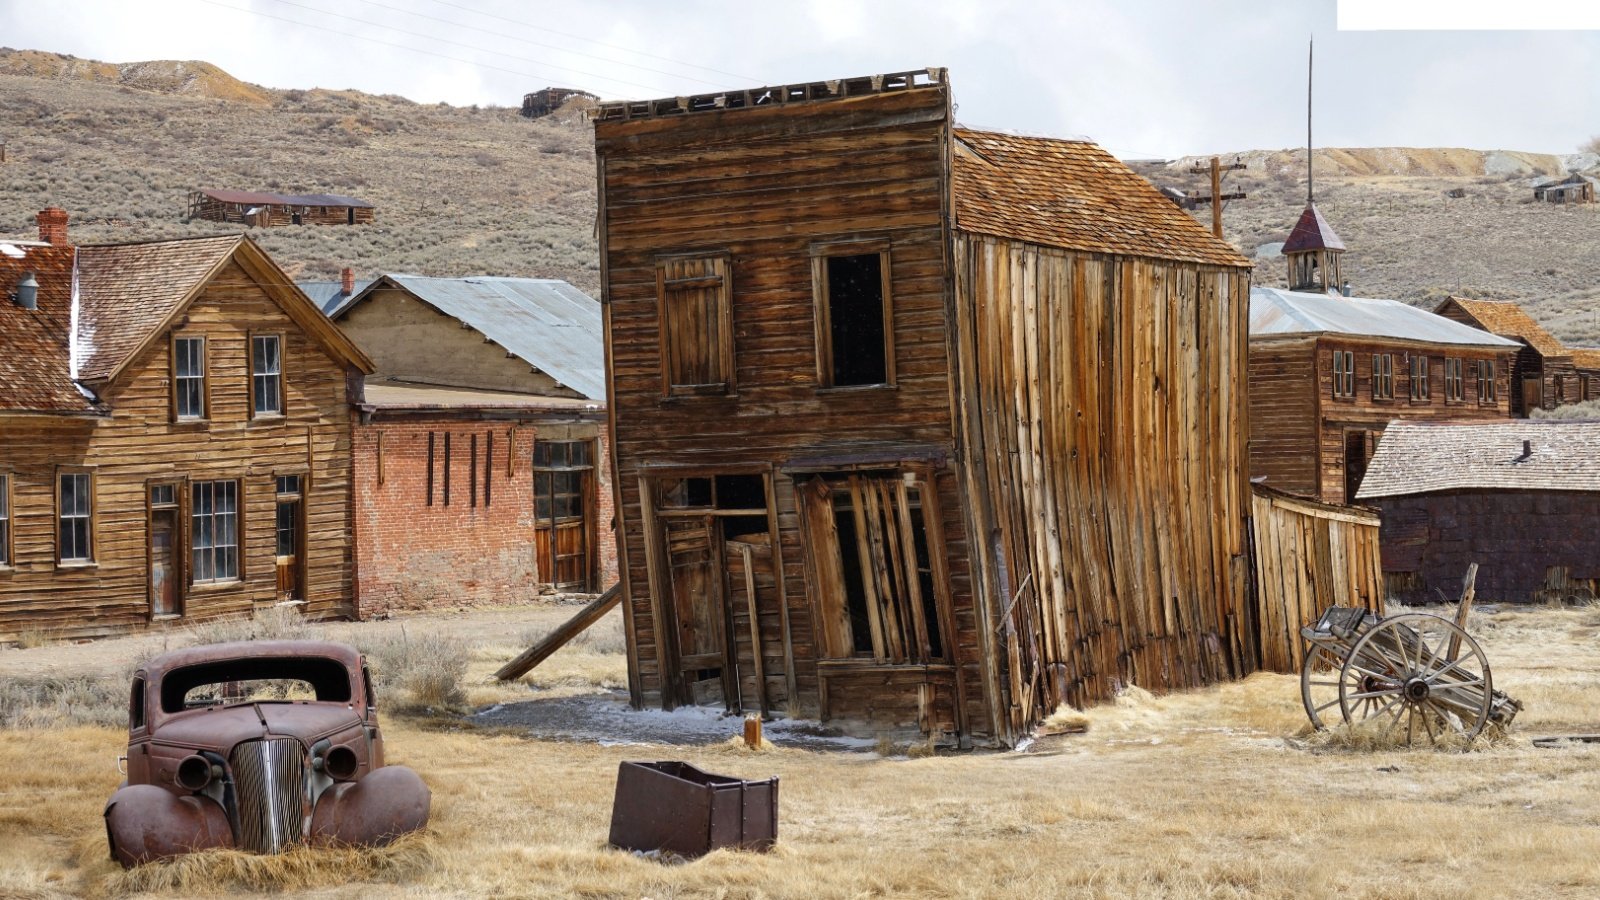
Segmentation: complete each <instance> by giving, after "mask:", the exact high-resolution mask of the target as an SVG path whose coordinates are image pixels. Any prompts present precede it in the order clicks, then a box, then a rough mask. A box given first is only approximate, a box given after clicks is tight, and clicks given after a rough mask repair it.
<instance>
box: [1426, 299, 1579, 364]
mask: <svg viewBox="0 0 1600 900" xmlns="http://www.w3.org/2000/svg"><path fill="white" fill-rule="evenodd" d="M1452 303H1453V304H1455V305H1456V306H1458V307H1460V308H1461V311H1462V312H1465V313H1466V314H1467V315H1468V316H1471V317H1472V320H1473V321H1475V322H1477V323H1478V327H1479V328H1482V329H1483V330H1484V331H1487V332H1489V333H1491V334H1498V335H1500V336H1501V337H1508V338H1512V339H1519V340H1521V341H1522V342H1523V343H1525V344H1527V345H1528V346H1530V347H1532V348H1533V349H1535V350H1537V351H1539V355H1540V356H1546V357H1552V356H1571V355H1572V351H1570V350H1568V349H1567V348H1566V347H1565V346H1563V345H1562V343H1561V341H1559V340H1557V339H1556V337H1555V335H1553V334H1551V333H1550V332H1548V331H1545V330H1544V328H1543V327H1542V326H1540V325H1539V323H1538V322H1535V321H1534V320H1533V317H1532V316H1530V315H1528V313H1527V311H1526V310H1524V309H1523V308H1522V307H1521V306H1518V305H1517V304H1515V303H1513V302H1511V301H1510V300H1471V299H1468V298H1466V297H1446V298H1445V300H1444V302H1443V303H1440V304H1439V305H1438V306H1437V307H1435V308H1434V311H1435V312H1438V313H1440V314H1443V312H1444V308H1445V307H1447V306H1449V305H1450V304H1452Z"/></svg>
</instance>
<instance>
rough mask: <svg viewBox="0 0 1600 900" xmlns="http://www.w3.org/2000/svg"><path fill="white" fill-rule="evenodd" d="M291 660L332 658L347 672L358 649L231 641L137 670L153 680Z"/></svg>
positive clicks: (158, 660) (187, 651)
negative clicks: (198, 668)
mask: <svg viewBox="0 0 1600 900" xmlns="http://www.w3.org/2000/svg"><path fill="white" fill-rule="evenodd" d="M294 657H309V658H313V659H332V660H336V661H338V662H340V663H342V664H343V665H344V666H345V667H346V668H350V669H354V668H355V667H356V666H358V665H360V663H361V652H360V651H359V650H357V649H356V648H354V647H352V646H350V645H349V644H341V643H339V642H337V641H232V642H230V643H226V644H203V645H201V646H198V647H185V648H183V649H181V650H172V651H169V652H167V653H163V654H161V655H160V656H156V657H153V658H151V659H150V660H148V661H146V662H145V664H144V665H143V666H141V667H140V668H141V669H142V670H143V671H144V673H145V677H146V678H149V679H152V680H155V679H159V678H160V677H161V676H163V675H165V674H166V673H168V672H171V671H173V670H174V669H182V668H187V667H188V666H193V665H201V664H204V663H214V662H227V661H231V660H245V659H265V658H272V659H292V658H294Z"/></svg>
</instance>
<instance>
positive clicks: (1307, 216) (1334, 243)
mask: <svg viewBox="0 0 1600 900" xmlns="http://www.w3.org/2000/svg"><path fill="white" fill-rule="evenodd" d="M1343 249H1344V241H1342V240H1340V239H1339V235H1337V234H1335V233H1334V231H1333V226H1332V225H1329V224H1328V220H1327V219H1324V218H1323V217H1322V210H1320V209H1317V205H1316V204H1315V203H1307V204H1306V208H1305V210H1304V211H1302V212H1301V213H1300V219H1299V221H1297V222H1295V223H1294V230H1292V231H1290V232H1289V239H1288V240H1286V241H1284V242H1283V250H1282V251H1281V252H1283V253H1298V252H1301V251H1304V250H1343Z"/></svg>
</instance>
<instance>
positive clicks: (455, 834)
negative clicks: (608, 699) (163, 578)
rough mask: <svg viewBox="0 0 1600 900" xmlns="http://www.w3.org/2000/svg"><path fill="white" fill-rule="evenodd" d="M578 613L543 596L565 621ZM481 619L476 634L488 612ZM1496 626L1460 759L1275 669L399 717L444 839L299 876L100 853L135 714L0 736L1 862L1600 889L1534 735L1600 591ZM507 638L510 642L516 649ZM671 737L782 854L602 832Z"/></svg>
mask: <svg viewBox="0 0 1600 900" xmlns="http://www.w3.org/2000/svg"><path fill="white" fill-rule="evenodd" d="M564 614H566V613H565V611H564V610H563V609H562V608H556V609H554V610H551V611H549V612H548V613H541V615H542V616H544V617H545V618H546V619H547V620H548V621H552V622H553V621H556V620H558V619H559V618H560V617H562V616H563V615H564ZM461 621H462V622H463V626H462V628H463V630H465V628H466V624H465V623H467V622H470V620H461ZM378 624H382V623H378ZM369 627H370V626H369ZM1473 630H1474V633H1475V634H1476V635H1477V636H1478V637H1480V638H1481V640H1482V642H1483V644H1484V649H1485V651H1486V652H1487V653H1488V655H1489V658H1490V661H1491V663H1492V664H1493V665H1494V671H1495V679H1496V685H1497V686H1499V687H1500V688H1502V689H1503V690H1506V691H1507V692H1508V693H1510V694H1512V695H1513V696H1515V697H1517V698H1519V699H1521V700H1523V701H1524V702H1525V703H1526V705H1527V708H1526V710H1525V711H1524V712H1523V713H1522V715H1521V716H1520V717H1519V719H1518V723H1517V724H1518V729H1517V732H1516V733H1515V734H1513V735H1512V736H1511V737H1509V738H1508V739H1506V740H1505V741H1503V742H1499V743H1494V744H1491V745H1490V746H1487V747H1485V748H1482V749H1480V750H1479V751H1478V752H1474V753H1465V754H1463V753H1436V752H1431V751H1427V750H1391V749H1382V750H1373V751H1365V752H1352V751H1341V752H1333V753H1313V752H1308V751H1306V750H1304V749H1299V748H1298V747H1297V746H1296V743H1297V742H1296V741H1295V740H1294V736H1295V735H1296V734H1297V733H1298V732H1299V731H1300V730H1301V728H1302V727H1303V725H1304V713H1303V712H1302V711H1301V709H1300V705H1299V697H1298V688H1297V684H1296V680H1295V679H1294V678H1293V677H1290V676H1283V675H1270V674H1259V675H1255V676H1252V677H1250V678H1247V679H1245V680H1243V681H1241V682H1237V683H1232V684H1227V685H1222V686H1219V687H1217V688H1213V689H1210V690H1204V691H1195V692H1192V693H1185V694H1178V695H1169V696H1163V697H1156V696H1151V695H1149V694H1147V693H1145V692H1142V691H1129V692H1127V693H1126V694H1125V695H1124V696H1123V698H1122V701H1121V702H1119V703H1115V704H1108V705H1105V706H1102V707H1096V708H1092V709H1090V710H1087V711H1086V712H1085V716H1086V717H1087V718H1088V720H1089V721H1090V723H1091V728H1090V731H1089V732H1088V733H1087V734H1075V735H1065V736H1060V737H1050V738H1044V739H1041V740H1039V741H1038V742H1036V743H1035V744H1034V746H1033V748H1032V750H1031V751H1030V752H1027V753H999V754H995V753H970V754H953V755H952V754H947V755H939V756H927V757H922V758H895V759H890V758H884V757H880V756H878V755H875V754H836V753H813V752H806V751H801V750H795V749H790V748H784V747H774V748H767V749H765V750H764V752H760V753H752V752H751V751H749V750H748V749H746V748H744V746H743V744H742V741H740V740H737V739H734V735H733V734H732V731H734V730H736V729H737V728H738V727H739V725H740V723H739V722H738V720H737V719H734V720H730V724H729V729H730V734H729V738H730V740H728V741H726V742H718V743H715V744H712V745H708V746H705V747H698V748H685V747H674V748H641V747H631V748H626V747H602V746H596V745H583V744H565V743H555V742H548V741H540V740H531V739H527V738H524V737H519V736H515V735H510V734H490V733H483V732H476V731H473V730H470V729H465V730H439V729H438V728H437V727H436V726H434V725H429V726H427V727H425V728H424V727H419V726H418V725H414V724H412V723H411V722H410V721H408V720H405V719H398V720H397V719H394V718H391V719H390V720H389V722H388V724H387V727H386V730H387V744H388V748H389V752H390V755H391V758H392V759H393V761H395V762H399V763H404V764H406V765H410V766H413V767H414V768H416V769H417V770H418V771H419V772H421V773H422V774H423V777H424V778H425V779H426V780H427V781H428V783H429V785H430V787H432V789H433V791H434V823H433V825H432V827H431V828H430V830H429V834H428V836H427V837H426V838H425V839H423V840H425V842H426V843H425V846H424V853H423V856H425V857H426V862H424V863H421V864H419V865H417V866H414V867H413V866H410V864H409V863H406V862H403V861H395V862H393V864H392V867H391V868H387V869H386V868H385V866H386V865H390V864H386V863H382V862H381V861H373V860H368V861H366V862H362V863H359V865H358V867H357V868H356V869H355V870H354V872H355V873H356V874H354V875H353V876H350V877H347V876H346V875H345V874H344V872H343V871H342V868H341V866H342V863H336V862H334V861H332V860H331V858H328V857H321V858H318V855H317V854H314V853H307V854H306V855H305V859H303V860H302V859H296V860H295V861H294V862H293V865H292V866H290V867H289V870H290V871H292V872H294V873H296V874H294V875H293V876H292V877H291V876H290V875H288V874H285V875H284V876H283V879H284V880H282V881H273V880H272V879H271V878H270V877H268V876H267V875H263V874H261V873H263V872H268V871H270V870H271V867H270V866H263V867H260V868H257V869H254V870H253V871H254V872H255V874H253V875H243V874H240V873H239V870H237V869H236V868H235V867H236V866H237V865H238V863H236V862H234V861H230V860H224V859H222V858H221V857H218V858H217V859H215V860H212V861H196V862H191V863H189V864H187V866H186V867H185V868H184V869H183V870H182V871H180V872H173V871H171V868H172V867H165V868H163V867H152V868H151V869H150V870H149V871H148V872H141V873H139V874H138V875H137V876H132V877H130V876H123V875H120V874H119V873H118V871H117V870H116V869H115V867H113V866H112V864H111V863H110V862H109V861H103V860H101V859H99V857H98V853H99V844H98V842H99V841H101V840H103V836H102V833H101V831H100V824H99V813H100V806H101V805H102V804H103V803H104V798H105V796H106V795H108V794H109V793H110V791H111V789H112V788H114V787H115V784H116V781H117V778H118V776H117V775H116V773H115V771H114V770H113V768H112V758H113V757H114V756H115V754H116V753H117V752H118V751H119V749H120V743H121V735H120V733H119V732H118V731H116V730H114V729H109V728H76V729H67V730H56V731H44V730H34V729H30V730H17V731H9V732H4V733H0V843H3V844H4V845H6V847H7V849H8V851H9V852H8V853H7V854H5V856H4V857H3V860H4V861H0V879H4V882H3V883H4V884H6V885H7V887H6V889H5V890H8V891H11V892H13V893H22V894H34V895H40V896H56V895H69V894H113V893H121V892H130V891H136V890H146V889H147V890H149V896H156V897H175V896H187V895H190V894H193V893H210V894H223V893H229V894H235V893H251V892H261V891H274V890H294V891H301V890H307V891H315V892H316V893H317V895H318V896H329V897H344V896H350V897H355V896H361V897H369V896H430V897H431V896H458V897H466V896H507V897H546V896H563V897H566V896H579V897H646V896H648V897H660V898H668V897H671V898H688V897H730V898H737V897H752V898H753V897H763V898H790V897H793V898H813V897H912V896H916V897H974V896H985V897H989V896H1007V897H1011V896H1015V897H1064V896H1074V897H1075V896H1084V897H1126V896H1140V897H1245V896H1250V897H1284V898H1289V897H1372V898H1391V897H1409V898H1432V897H1440V898H1443V897H1482V898H1500V897H1552V896H1571V897H1587V896H1595V895H1596V893H1597V892H1600V747H1596V746H1594V745H1576V746H1572V747H1570V748H1565V749H1560V750H1540V749H1535V748H1533V747H1532V746H1531V745H1530V744H1529V738H1530V737H1531V736H1532V735H1536V734H1553V733H1570V732H1577V731H1594V730H1597V729H1596V724H1595V723H1596V722H1597V721H1600V659H1597V657H1596V656H1595V654H1594V652H1593V647H1594V642H1595V640H1596V638H1597V637H1600V611H1597V610H1595V609H1536V610H1505V609H1496V608H1484V609H1480V610H1479V611H1478V612H1477V613H1476V614H1475V616H1474V621H1473ZM516 632H517V629H510V630H509V631H505V630H502V631H501V633H511V634H515V633H516ZM487 637H488V638H489V639H488V640H480V641H479V642H478V649H476V650H475V651H474V654H473V658H472V660H471V661H470V663H469V666H468V676H467V683H468V685H469V688H470V691H469V693H471V694H472V695H473V696H474V699H476V697H477V696H479V692H480V691H482V692H484V693H485V695H487V696H504V697H508V698H509V697H514V696H517V695H519V694H520V696H522V697H527V696H529V695H530V692H532V693H533V694H534V695H537V696H544V695H546V693H547V692H554V691H556V690H557V689H556V688H539V687H537V686H532V685H512V686H489V685H480V684H477V683H476V682H475V678H476V677H478V676H479V675H480V674H484V673H486V672H487V670H488V669H489V668H490V667H491V666H492V665H493V664H494V662H495V661H494V660H493V659H489V658H481V659H480V658H479V656H480V654H481V653H484V652H485V651H484V647H485V646H487V645H488V644H491V643H494V640H493V635H487ZM357 641H358V642H359V638H357ZM506 643H508V644H511V645H512V646H508V647H506V648H505V650H504V651H503V652H502V655H501V656H500V657H499V659H500V661H503V660H504V659H505V658H506V655H508V654H509V652H514V651H515V650H518V649H521V647H520V646H515V645H516V643H517V642H515V641H507V642H506ZM19 652H20V651H19ZM26 652H28V653H34V652H38V651H26ZM568 655H570V656H571V657H573V658H578V659H581V658H586V657H588V656H590V655H591V654H590V653H589V651H588V650H586V649H585V648H582V647H569V648H566V649H563V650H561V651H559V652H558V653H557V654H556V655H555V656H554V657H552V658H551V660H550V662H549V663H547V665H551V666H556V667H558V668H560V667H561V666H563V665H567V666H571V668H567V669H564V671H565V672H567V674H568V675H576V674H578V673H579V672H585V673H586V675H587V676H588V677H610V678H614V679H617V680H621V679H622V678H623V677H624V676H623V673H622V664H621V658H620V656H617V655H611V656H610V657H609V660H610V662H609V665H610V666H611V673H610V674H609V676H606V675H604V674H603V673H601V672H599V671H592V670H590V668H591V664H590V663H587V662H585V663H581V664H577V663H571V662H569V661H567V660H564V657H566V656H568ZM542 668H543V667H541V669H542ZM539 671H540V670H535V672H536V673H537V672H539ZM896 749H898V748H896ZM666 757H674V758H683V759H686V760H688V761H689V762H692V763H694V764H696V765H699V766H702V767H704V768H707V769H710V770H712V771H717V772H727V773H729V774H733V775H738V776H742V777H751V778H755V777H767V776H769V775H773V774H777V775H779V776H780V777H781V778H782V779H783V793H782V801H781V813H782V826H781V832H780V845H779V848H778V850H777V851H776V852H774V853H772V854H770V855H766V856H751V855H745V854H733V853H716V854H712V855H711V856H709V857H706V858H705V859H702V860H699V861H697V862H693V863H689V864H686V865H678V866H663V865H661V864H659V863H656V862H652V861H650V860H646V859H641V858H638V857H635V856H632V855H629V854H625V853H621V852H618V851H613V850H609V849H607V848H606V847H605V835H606V830H607V823H608V821H609V816H610V811H611V790H612V787H613V784H614V779H615V775H616V767H617V764H618V763H620V762H622V761H624V760H628V759H650V758H666ZM42 761H44V762H42ZM419 843H420V842H419ZM222 856H227V857H231V856H232V855H222ZM189 866H193V867H197V868H198V870H197V871H190V869H189V868H188V867H189ZM252 878H255V879H258V880H251V879H252ZM184 879H193V880H184ZM352 879H353V880H355V881H357V882H358V883H350V882H351V880H352Z"/></svg>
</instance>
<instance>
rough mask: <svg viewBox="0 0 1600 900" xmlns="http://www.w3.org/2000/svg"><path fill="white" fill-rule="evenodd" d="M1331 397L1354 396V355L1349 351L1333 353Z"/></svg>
mask: <svg viewBox="0 0 1600 900" xmlns="http://www.w3.org/2000/svg"><path fill="white" fill-rule="evenodd" d="M1333 395H1334V396H1335V397H1354V396H1355V395H1356V355H1355V354H1354V353H1353V352H1351V351H1349V350H1335V351H1333Z"/></svg>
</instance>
